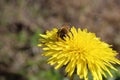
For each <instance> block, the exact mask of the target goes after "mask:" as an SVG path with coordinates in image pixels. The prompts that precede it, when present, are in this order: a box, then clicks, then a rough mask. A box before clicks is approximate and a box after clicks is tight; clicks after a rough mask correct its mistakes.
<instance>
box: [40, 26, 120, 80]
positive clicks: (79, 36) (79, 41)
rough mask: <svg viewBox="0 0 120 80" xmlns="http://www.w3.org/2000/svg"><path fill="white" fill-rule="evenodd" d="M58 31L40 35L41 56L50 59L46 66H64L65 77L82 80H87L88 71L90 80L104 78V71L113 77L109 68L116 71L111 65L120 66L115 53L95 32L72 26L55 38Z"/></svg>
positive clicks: (57, 67) (54, 30)
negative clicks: (77, 77)
mask: <svg viewBox="0 0 120 80" xmlns="http://www.w3.org/2000/svg"><path fill="white" fill-rule="evenodd" d="M58 31H59V29H57V28H54V29H53V30H51V31H47V32H46V34H40V36H41V38H40V44H38V46H40V47H42V49H43V50H44V53H43V55H44V56H47V57H49V58H48V63H49V64H50V65H54V66H55V69H59V68H61V67H63V66H64V65H65V66H66V67H65V72H66V73H67V74H68V76H72V75H73V73H74V72H76V74H77V75H78V76H79V77H80V78H84V80H88V72H89V71H90V73H91V74H92V76H93V80H102V76H104V77H107V75H106V72H107V73H108V74H109V75H110V76H111V77H112V76H113V75H112V73H111V72H110V70H109V69H110V68H111V69H113V70H115V71H117V69H116V68H115V67H114V66H113V65H112V64H120V61H119V60H118V59H117V58H116V55H117V54H118V53H117V52H116V51H114V50H113V49H112V48H110V47H111V45H109V44H107V43H105V42H103V41H101V40H100V38H97V37H96V35H95V34H94V33H91V32H88V31H87V29H84V30H81V29H80V28H78V29H76V28H75V27H74V26H73V27H72V28H70V30H69V31H68V33H67V34H65V35H64V36H63V39H62V38H61V37H59V36H58Z"/></svg>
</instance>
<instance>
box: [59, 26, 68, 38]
mask: <svg viewBox="0 0 120 80" xmlns="http://www.w3.org/2000/svg"><path fill="white" fill-rule="evenodd" d="M69 27H70V26H67V25H63V26H62V27H61V28H60V29H58V32H57V34H58V37H60V38H61V39H63V40H64V37H66V36H68V32H69Z"/></svg>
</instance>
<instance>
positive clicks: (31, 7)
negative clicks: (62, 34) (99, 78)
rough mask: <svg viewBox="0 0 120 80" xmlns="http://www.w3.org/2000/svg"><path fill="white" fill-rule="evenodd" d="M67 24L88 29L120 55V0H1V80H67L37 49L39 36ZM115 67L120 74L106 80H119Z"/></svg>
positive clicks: (119, 76) (119, 68) (76, 78)
mask: <svg viewBox="0 0 120 80" xmlns="http://www.w3.org/2000/svg"><path fill="white" fill-rule="evenodd" d="M66 23H67V24H69V25H71V26H76V27H80V28H82V29H84V28H87V29H88V30H89V31H90V32H94V33H96V35H97V36H98V37H101V40H102V41H105V42H107V43H109V44H111V45H113V46H112V48H113V49H114V50H116V51H117V52H118V53H120V0H69V1H68V0H0V80H68V79H67V78H66V77H64V75H62V74H61V71H59V70H58V71H56V70H54V69H53V67H51V66H49V65H48V64H47V63H46V58H45V57H43V56H41V54H42V50H41V49H40V48H38V47H37V44H38V43H39V42H38V39H39V33H44V32H45V30H51V29H52V28H53V27H58V28H59V27H60V26H61V25H63V24H66ZM117 58H120V57H119V55H118V56H117ZM115 66H116V68H117V69H118V70H119V71H118V72H114V71H112V70H111V72H112V73H113V75H114V77H113V78H110V77H109V76H108V78H107V79H104V80H120V67H119V66H118V65H115ZM89 78H90V80H92V79H91V77H89ZM75 80H79V78H78V76H75Z"/></svg>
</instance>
